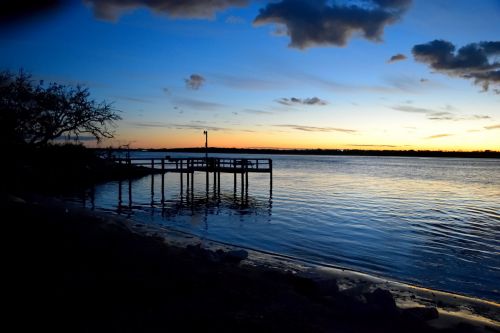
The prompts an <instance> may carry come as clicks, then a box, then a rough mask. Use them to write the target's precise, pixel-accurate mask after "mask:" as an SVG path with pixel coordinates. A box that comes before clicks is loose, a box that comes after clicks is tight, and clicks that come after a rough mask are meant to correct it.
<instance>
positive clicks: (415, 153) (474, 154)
mask: <svg viewBox="0 0 500 333" xmlns="http://www.w3.org/2000/svg"><path fill="white" fill-rule="evenodd" d="M130 151H152V152H166V153H167V152H173V153H174V152H175V153H205V152H206V149H205V148H203V147H194V148H171V149H166V148H165V149H130ZM208 153H210V154H217V153H218V154H272V155H347V156H409V157H470V158H500V151H491V150H484V151H436V150H360V149H254V148H252V149H247V148H216V147H209V148H208Z"/></svg>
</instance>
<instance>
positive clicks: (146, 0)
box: [83, 0, 249, 21]
mask: <svg viewBox="0 0 500 333" xmlns="http://www.w3.org/2000/svg"><path fill="white" fill-rule="evenodd" d="M83 2H84V3H85V4H87V5H89V6H90V7H91V8H92V10H93V12H94V16H95V17H97V18H98V19H102V20H108V21H116V20H118V19H119V18H120V16H121V15H122V14H124V13H126V12H129V11H133V10H136V9H138V8H147V9H150V10H151V11H153V12H155V13H158V14H164V15H167V16H170V17H177V18H199V19H211V18H214V16H215V13H216V12H218V11H223V10H225V9H227V8H229V7H244V6H246V5H248V3H249V0H183V1H179V0H83Z"/></svg>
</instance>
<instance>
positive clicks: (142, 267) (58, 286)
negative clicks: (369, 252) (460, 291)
mask: <svg viewBox="0 0 500 333" xmlns="http://www.w3.org/2000/svg"><path fill="white" fill-rule="evenodd" d="M3 199H4V200H3V202H4V206H5V207H4V209H3V212H4V216H10V218H9V221H8V223H5V227H6V230H5V231H4V237H5V239H6V240H7V244H9V246H8V252H7V253H8V255H9V257H10V258H11V262H10V264H11V265H12V267H9V268H8V270H7V271H8V272H9V274H8V275H9V276H11V277H12V285H11V287H10V285H8V286H9V288H8V289H10V290H9V295H12V299H11V301H9V304H10V309H12V310H13V316H10V317H11V318H14V322H15V325H16V330H24V329H25V328H28V327H30V328H36V330H37V331H45V330H50V331H54V330H58V331H59V330H60V331H62V330H64V331H67V332H101V331H106V332H156V331H158V332H160V331H161V332H178V331H183V332H185V331H195V330H197V331H199V330H200V329H203V330H208V331H222V332H229V331H231V332H271V331H272V332H480V331H486V332H489V331H491V332H498V331H497V330H496V329H495V327H493V326H472V325H470V324H466V323H464V322H460V323H454V324H453V325H451V326H450V327H447V328H445V329H441V330H438V329H436V328H433V327H431V326H430V325H429V324H428V322H429V321H431V320H434V319H436V317H438V316H439V313H438V311H437V310H436V308H433V307H428V308H418V309H416V308H409V309H401V308H398V307H397V306H396V304H395V301H394V298H393V296H392V295H391V293H390V292H388V291H386V290H382V289H375V290H372V291H369V292H366V291H363V290H364V289H363V288H357V287H354V288H352V289H350V290H339V287H338V284H337V281H335V280H334V279H331V280H325V281H323V282H322V283H318V282H317V281H313V280H312V279H308V278H305V277H300V276H298V275H297V274H293V273H286V272H283V271H279V270H276V269H271V268H265V267H249V266H246V265H241V264H240V260H242V259H244V257H245V255H244V254H243V255H242V256H240V255H238V254H236V255H229V254H228V253H223V252H211V251H208V250H204V249H202V248H198V247H193V246H191V247H187V248H181V247H175V246H167V245H166V244H165V243H164V241H163V239H161V238H155V237H146V236H143V235H139V234H136V233H132V232H130V231H129V229H127V228H126V227H125V226H124V225H122V224H120V223H119V222H117V221H115V220H109V219H108V218H107V217H106V216H96V215H90V214H88V213H87V212H85V211H83V210H78V209H74V208H72V207H70V208H68V207H65V206H62V205H54V204H53V203H51V204H47V203H46V202H41V201H40V198H38V199H37V200H36V201H38V203H34V202H31V201H32V200H27V201H25V200H19V199H18V198H13V197H6V198H3ZM25 199H26V198H25ZM358 287H359V286H358Z"/></svg>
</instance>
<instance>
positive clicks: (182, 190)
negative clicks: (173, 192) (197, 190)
mask: <svg viewBox="0 0 500 333" xmlns="http://www.w3.org/2000/svg"><path fill="white" fill-rule="evenodd" d="M180 171H181V173H180V175H181V176H180V178H181V197H182V193H183V192H184V189H183V185H184V184H183V181H184V179H183V177H184V175H183V172H182V160H181V169H180Z"/></svg>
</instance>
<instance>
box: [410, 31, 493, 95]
mask: <svg viewBox="0 0 500 333" xmlns="http://www.w3.org/2000/svg"><path fill="white" fill-rule="evenodd" d="M455 50H456V48H455V45H453V44H452V43H450V42H448V41H444V40H434V41H432V42H429V43H427V44H419V45H415V46H414V47H413V49H412V53H413V56H414V57H415V60H417V61H420V62H423V63H425V64H427V65H429V66H430V67H431V68H432V69H434V70H435V71H437V72H440V73H444V74H446V75H449V76H455V77H461V78H464V79H471V80H474V83H475V84H477V85H480V86H481V87H482V88H483V91H487V90H488V89H489V88H490V86H491V85H495V86H500V61H499V57H498V56H499V55H500V42H480V43H471V44H467V45H465V46H463V47H461V48H460V49H458V51H456V52H455ZM493 90H494V91H495V92H496V93H500V89H497V88H494V89H493Z"/></svg>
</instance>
